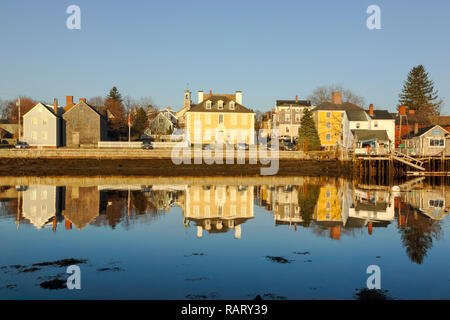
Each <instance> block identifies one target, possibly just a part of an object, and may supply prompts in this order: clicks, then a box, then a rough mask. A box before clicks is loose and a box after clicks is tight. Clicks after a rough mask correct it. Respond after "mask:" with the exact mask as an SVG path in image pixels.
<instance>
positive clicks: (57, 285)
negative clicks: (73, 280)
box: [39, 279, 67, 290]
mask: <svg viewBox="0 0 450 320" xmlns="http://www.w3.org/2000/svg"><path fill="white" fill-rule="evenodd" d="M39 285H40V286H41V287H42V288H44V289H48V290H60V289H65V288H67V281H66V280H62V279H53V280H49V281H44V282H42V283H40V284H39Z"/></svg>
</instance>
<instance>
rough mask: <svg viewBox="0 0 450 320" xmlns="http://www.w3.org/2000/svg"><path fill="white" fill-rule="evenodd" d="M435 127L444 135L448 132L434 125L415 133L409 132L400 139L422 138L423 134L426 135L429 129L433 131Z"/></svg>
mask: <svg viewBox="0 0 450 320" xmlns="http://www.w3.org/2000/svg"><path fill="white" fill-rule="evenodd" d="M436 127H438V128H440V129H442V131H444V133H448V131H447V130H445V129H444V128H442V127H441V126H439V125H434V126H427V127H423V128H419V129H418V130H417V133H415V132H414V131H411V132H410V133H408V134H406V135H404V136H403V137H402V139H411V138H414V137H420V136H423V135H424V134H425V133H427V132H428V131H430V130H431V129H434V128H436Z"/></svg>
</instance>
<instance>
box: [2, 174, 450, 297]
mask: <svg viewBox="0 0 450 320" xmlns="http://www.w3.org/2000/svg"><path fill="white" fill-rule="evenodd" d="M0 182H2V184H3V186H2V187H0V200H1V203H0V241H1V244H2V246H1V248H2V249H1V256H0V268H1V269H0V298H3V299H5V298H6V299H17V298H18V299H23V298H27V299H28V298H31V299H42V298H44V299H46V298H51V299H72V298H85V299H86V298H87V299H91V298H100V299H101V298H107V299H109V298H114V299H117V298H118V299H122V298H123V299H253V298H254V297H255V296H256V295H257V294H259V295H261V296H264V297H265V298H267V299H353V298H354V294H355V292H356V291H355V289H357V288H363V287H365V285H366V280H367V277H368V276H369V275H368V274H367V273H366V268H367V267H368V266H369V265H378V266H379V267H380V268H381V287H382V289H386V290H389V295H391V296H392V297H394V298H398V299H449V298H450V272H449V270H450V241H449V240H450V239H449V236H450V230H449V221H450V220H449V217H448V216H447V213H448V211H447V209H448V206H450V195H449V191H450V190H449V189H450V187H449V186H446V185H445V184H439V183H437V184H433V185H432V184H428V183H427V181H425V180H421V179H417V180H414V181H412V182H410V183H408V184H407V185H406V184H405V185H402V186H401V187H402V191H401V192H398V193H393V192H392V191H391V189H390V188H389V187H385V186H376V185H371V186H369V185H363V184H356V183H354V182H352V181H348V180H344V179H331V178H300V177H299V178H283V179H272V180H270V181H267V180H259V179H247V180H246V179H241V180H240V181H237V180H236V179H230V178H229V179H220V178H217V179H210V180H198V181H189V182H183V180H182V179H178V180H177V179H172V180H170V181H169V180H168V181H164V180H157V181H156V180H155V181H153V180H149V181H148V182H142V181H138V182H136V181H135V180H133V179H131V178H130V180H129V181H127V180H126V179H125V180H124V179H122V180H117V181H115V180H114V179H105V180H104V181H103V180H102V179H94V180H93V179H88V178H86V179H83V178H73V179H71V178H67V179H64V180H59V181H53V180H51V179H45V178H35V179H32V178H29V179H28V180H27V179H20V180H17V181H14V180H3V181H2V180H0ZM224 183H225V184H224ZM270 257H272V259H271V258H270ZM69 258H74V259H80V260H86V261H84V262H83V261H81V262H80V263H79V264H78V265H79V266H80V268H81V272H82V274H81V283H82V288H81V290H68V289H67V288H65V289H59V290H56V289H54V290H51V289H46V288H43V287H41V284H42V283H48V282H49V281H51V280H54V279H61V280H64V281H65V280H66V279H67V277H68V276H69V275H68V274H66V273H65V272H66V267H61V266H57V265H46V266H43V265H38V266H36V265H35V266H33V264H39V263H43V262H52V261H57V260H61V259H69ZM281 258H284V259H285V260H283V259H281ZM283 262H284V263H283Z"/></svg>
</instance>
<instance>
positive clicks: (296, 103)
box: [276, 100, 311, 107]
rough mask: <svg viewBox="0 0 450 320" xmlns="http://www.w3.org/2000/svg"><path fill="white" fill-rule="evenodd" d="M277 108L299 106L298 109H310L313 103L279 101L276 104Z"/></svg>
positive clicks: (305, 101)
mask: <svg viewBox="0 0 450 320" xmlns="http://www.w3.org/2000/svg"><path fill="white" fill-rule="evenodd" d="M276 105H277V107H282V106H290V105H293V106H298V107H310V106H311V101H310V100H277V102H276Z"/></svg>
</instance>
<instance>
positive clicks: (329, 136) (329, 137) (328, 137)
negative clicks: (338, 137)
mask: <svg viewBox="0 0 450 320" xmlns="http://www.w3.org/2000/svg"><path fill="white" fill-rule="evenodd" d="M330 140H331V134H329V133H327V141H330Z"/></svg>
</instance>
